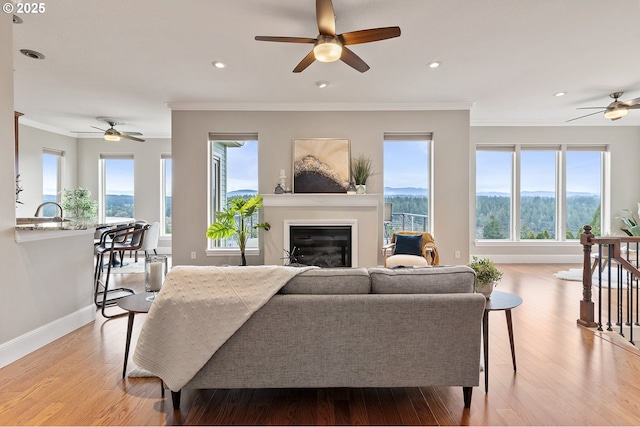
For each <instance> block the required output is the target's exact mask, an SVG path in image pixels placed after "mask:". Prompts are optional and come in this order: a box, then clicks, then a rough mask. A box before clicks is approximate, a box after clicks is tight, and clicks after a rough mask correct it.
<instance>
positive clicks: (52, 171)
mask: <svg viewBox="0 0 640 427" xmlns="http://www.w3.org/2000/svg"><path fill="white" fill-rule="evenodd" d="M63 155H64V153H63V152H62V151H56V150H49V149H44V150H43V152H42V201H43V202H60V192H61V191H62V188H61V187H62V158H63ZM41 214H42V216H57V215H60V212H59V210H58V207H57V206H55V205H46V206H44V207H43V208H42V212H41Z"/></svg>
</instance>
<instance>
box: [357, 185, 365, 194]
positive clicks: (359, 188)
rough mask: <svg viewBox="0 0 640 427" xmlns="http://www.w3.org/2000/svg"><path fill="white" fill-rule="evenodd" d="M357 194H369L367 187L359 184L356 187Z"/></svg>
mask: <svg viewBox="0 0 640 427" xmlns="http://www.w3.org/2000/svg"><path fill="white" fill-rule="evenodd" d="M356 194H367V186H366V185H364V184H358V185H357V186H356Z"/></svg>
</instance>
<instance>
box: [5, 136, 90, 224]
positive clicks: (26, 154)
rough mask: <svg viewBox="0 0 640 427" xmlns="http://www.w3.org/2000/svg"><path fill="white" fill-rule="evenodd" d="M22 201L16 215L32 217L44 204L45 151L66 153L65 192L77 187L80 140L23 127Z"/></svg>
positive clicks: (21, 147)
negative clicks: (43, 159) (43, 167)
mask: <svg viewBox="0 0 640 427" xmlns="http://www.w3.org/2000/svg"><path fill="white" fill-rule="evenodd" d="M19 135H20V151H19V152H20V171H21V172H22V173H21V174H20V180H21V182H20V185H21V186H22V188H23V191H22V192H21V193H20V201H21V202H22V203H23V204H21V205H18V207H17V209H16V215H17V216H18V217H30V216H33V214H34V213H35V211H36V208H37V207H38V205H39V204H40V203H42V150H43V149H45V148H48V149H52V150H57V151H64V158H63V162H64V166H63V176H62V188H61V190H62V189H70V188H75V187H77V173H76V171H77V167H76V166H77V164H78V160H77V156H76V151H77V149H76V147H77V140H76V139H75V138H71V137H69V136H64V135H60V134H57V133H53V132H48V131H45V130H40V129H36V128H33V127H31V126H25V125H22V124H21V125H20V134H19Z"/></svg>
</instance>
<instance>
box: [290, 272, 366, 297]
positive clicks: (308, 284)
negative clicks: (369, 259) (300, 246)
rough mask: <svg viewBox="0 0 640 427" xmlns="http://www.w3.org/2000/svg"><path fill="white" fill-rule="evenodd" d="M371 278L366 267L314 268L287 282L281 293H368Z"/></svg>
mask: <svg viewBox="0 0 640 427" xmlns="http://www.w3.org/2000/svg"><path fill="white" fill-rule="evenodd" d="M370 292H371V278H370V277H369V273H368V271H367V269H366V268H314V269H311V270H307V271H305V272H304V273H300V274H298V275H297V276H295V277H294V278H292V279H291V280H289V281H288V282H287V284H286V285H284V287H283V288H282V289H280V293H281V294H324V295H332V294H333V295H335V294H368V293H370Z"/></svg>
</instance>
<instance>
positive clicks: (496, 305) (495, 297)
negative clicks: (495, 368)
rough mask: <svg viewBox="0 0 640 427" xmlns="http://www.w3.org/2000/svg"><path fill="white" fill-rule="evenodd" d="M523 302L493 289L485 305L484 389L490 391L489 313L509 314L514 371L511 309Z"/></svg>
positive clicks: (483, 332) (483, 318)
mask: <svg viewBox="0 0 640 427" xmlns="http://www.w3.org/2000/svg"><path fill="white" fill-rule="evenodd" d="M520 304H522V298H520V297H519V296H518V295H514V294H510V293H507V292H500V291H493V292H492V293H491V298H489V299H488V300H487V303H486V305H485V306H484V316H483V317H482V337H483V339H484V391H485V393H488V392H489V313H490V312H492V311H501V310H502V311H504V314H505V315H506V316H507V329H508V331H509V344H510V345H511V360H512V361H513V371H514V372H515V371H516V349H515V346H514V344H513V324H512V322H511V309H512V308H516V307H517V306H519V305H520Z"/></svg>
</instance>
